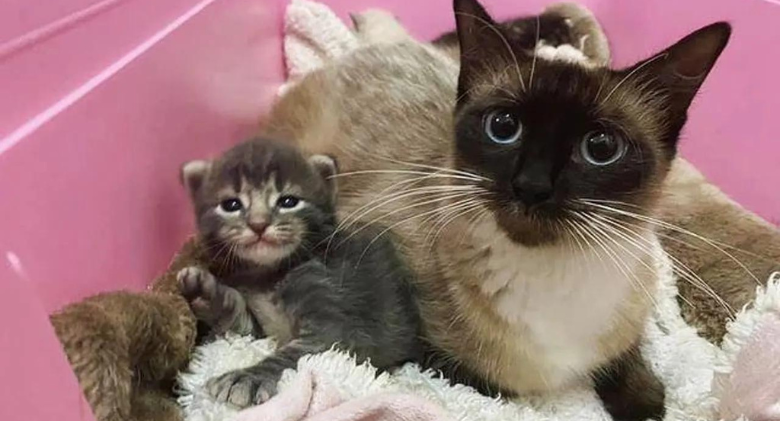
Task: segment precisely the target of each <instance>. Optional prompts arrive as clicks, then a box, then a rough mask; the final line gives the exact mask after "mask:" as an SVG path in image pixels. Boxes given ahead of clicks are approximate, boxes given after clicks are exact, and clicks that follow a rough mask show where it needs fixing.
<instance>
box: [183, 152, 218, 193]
mask: <svg viewBox="0 0 780 421" xmlns="http://www.w3.org/2000/svg"><path fill="white" fill-rule="evenodd" d="M210 170H211V162H209V161H190V162H187V163H185V164H184V165H182V166H181V183H182V184H183V185H184V187H185V188H186V189H187V192H188V193H189V194H190V196H191V197H195V195H196V194H197V193H198V191H199V190H200V188H201V187H203V181H205V180H206V176H207V175H208V173H209V171H210Z"/></svg>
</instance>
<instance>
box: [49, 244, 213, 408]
mask: <svg viewBox="0 0 780 421" xmlns="http://www.w3.org/2000/svg"><path fill="white" fill-rule="evenodd" d="M197 244H198V243H197V241H196V240H190V241H188V242H187V244H185V246H184V247H183V248H182V250H181V251H180V253H179V254H178V256H177V257H176V258H175V259H174V260H173V262H172V263H171V265H170V267H169V269H168V271H166V272H165V274H163V275H162V276H161V277H159V278H158V279H157V280H155V281H154V283H153V284H152V286H151V288H150V290H149V291H146V292H111V293H104V294H99V295H96V296H94V297H90V298H87V299H85V300H83V301H80V302H78V303H74V304H71V305H69V306H67V307H65V308H64V309H62V310H61V311H59V312H57V313H55V314H53V315H52V316H51V322H52V324H53V325H54V329H55V331H56V333H57V336H58V337H59V339H60V341H61V342H62V345H63V348H64V350H65V353H66V354H67V356H68V360H69V361H70V364H71V365H72V366H73V370H74V372H75V373H76V377H77V378H78V380H79V383H80V385H81V388H82V391H83V392H84V395H85V396H86V398H87V401H88V402H89V404H90V405H91V406H92V411H93V413H94V414H95V417H96V419H97V420H98V421H130V420H132V421H158V420H159V421H179V420H181V419H182V416H181V413H180V411H179V407H178V405H177V404H176V402H175V400H174V399H173V396H172V394H171V388H172V385H173V382H174V381H175V378H176V373H177V372H178V371H179V370H180V369H181V368H183V367H185V366H186V364H187V362H188V361H189V358H190V354H191V351H192V347H193V346H194V343H195V337H196V321H195V318H194V316H193V315H192V312H191V311H190V309H189V306H188V304H187V301H186V300H185V299H184V298H183V297H182V296H181V295H180V294H179V290H178V284H177V281H176V273H177V272H178V271H179V269H181V268H183V267H185V266H190V265H193V264H197V263H198V262H199V261H200V260H199V259H200V255H201V254H200V249H199V248H198V246H197Z"/></svg>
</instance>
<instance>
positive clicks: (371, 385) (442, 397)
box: [180, 0, 780, 421]
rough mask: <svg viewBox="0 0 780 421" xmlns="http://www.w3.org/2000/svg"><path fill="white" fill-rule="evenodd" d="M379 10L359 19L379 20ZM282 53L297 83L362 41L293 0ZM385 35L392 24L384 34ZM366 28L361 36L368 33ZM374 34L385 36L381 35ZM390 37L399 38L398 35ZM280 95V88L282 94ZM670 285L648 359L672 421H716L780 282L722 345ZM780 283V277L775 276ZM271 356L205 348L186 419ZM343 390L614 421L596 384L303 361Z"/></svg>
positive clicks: (217, 417) (236, 341)
mask: <svg viewBox="0 0 780 421" xmlns="http://www.w3.org/2000/svg"><path fill="white" fill-rule="evenodd" d="M376 13H380V12H376V11H374V12H371V14H368V15H364V16H363V17H362V18H361V17H358V18H356V20H357V21H359V20H360V19H372V17H376V16H377V15H376ZM285 28H286V37H285V52H286V55H287V57H286V60H287V66H288V70H289V73H290V76H291V77H292V80H291V82H294V80H295V79H297V78H299V77H301V76H302V75H304V74H305V73H307V72H308V71H311V70H313V69H315V68H317V67H319V66H321V65H323V64H324V63H325V62H327V61H328V60H333V59H336V58H338V57H339V56H340V55H342V54H345V53H347V52H349V51H350V50H351V49H353V48H357V46H359V44H360V43H361V42H363V41H364V40H361V38H360V37H358V36H356V35H355V33H354V32H352V31H350V30H349V29H348V28H347V27H346V26H345V25H344V24H343V23H342V22H341V21H340V20H339V19H338V18H337V17H336V16H335V15H334V14H333V13H332V12H331V11H330V10H329V9H328V8H327V7H326V6H324V5H321V4H319V3H315V2H310V1H306V0H295V1H294V2H293V3H292V4H291V5H290V6H289V8H288V12H287V16H286V26H285ZM380 29H381V32H383V33H385V34H387V32H386V31H391V32H392V31H393V28H387V29H384V28H380ZM361 32H362V31H361ZM368 34H369V35H368V36H378V38H384V39H387V37H386V36H384V35H382V34H374V33H373V32H370V31H369V32H368ZM395 35H397V36H403V34H402V33H398V34H394V36H395ZM391 38H392V37H391ZM282 92H283V91H282ZM663 272H664V282H663V284H662V287H661V291H660V293H659V294H658V297H659V299H658V306H657V308H656V310H655V313H654V314H653V317H652V320H650V321H649V322H648V324H647V327H646V342H645V343H644V344H643V348H642V352H643V355H644V357H645V358H646V359H647V360H648V361H650V362H651V364H652V367H653V368H654V370H655V371H656V373H657V374H658V376H659V377H660V378H661V380H662V381H663V383H664V384H665V386H666V388H667V417H666V419H667V420H717V419H719V417H720V416H719V414H720V408H719V399H718V397H717V396H716V394H715V393H714V392H713V390H712V384H713V377H714V376H715V374H716V373H720V375H721V376H728V375H729V373H730V371H731V367H732V364H733V362H734V360H735V358H736V356H737V354H738V353H739V350H740V348H741V347H742V346H743V345H744V344H745V343H746V342H747V340H748V338H749V337H750V336H751V335H752V333H753V332H754V331H755V330H756V329H757V328H758V326H759V321H760V320H762V318H763V315H765V314H769V313H777V314H780V281H778V280H773V281H770V283H769V286H768V287H767V290H763V289H759V290H758V298H757V305H756V306H754V308H750V309H743V311H742V312H741V313H740V315H739V316H738V318H737V321H736V322H734V323H732V325H731V326H730V333H729V334H728V335H727V337H726V338H725V340H724V348H723V349H719V348H717V347H715V346H713V345H711V344H710V343H708V342H707V341H706V340H704V339H702V338H700V337H699V336H697V334H696V332H695V330H694V329H693V328H692V327H690V326H688V325H687V324H686V323H685V322H684V321H683V319H682V318H681V317H680V309H679V307H678V305H677V300H676V299H675V296H676V294H677V289H676V287H675V282H674V274H673V273H672V270H671V267H670V266H669V265H668V264H667V265H666V266H665V267H664V268H663ZM777 278H780V277H777ZM273 350H274V343H273V341H272V340H270V339H264V340H252V339H251V338H246V337H226V338H223V339H219V340H217V341H216V342H213V343H211V344H208V345H205V346H201V347H200V348H199V349H198V350H197V351H196V353H195V358H194V360H193V362H192V364H191V366H190V367H189V371H188V372H187V373H182V374H181V376H180V389H181V391H180V392H181V398H180V402H181V404H182V405H183V407H184V408H185V414H186V418H187V420H188V421H228V420H230V419H232V418H233V417H234V416H235V414H236V411H235V410H233V409H231V408H229V407H227V406H225V405H222V404H217V403H215V402H213V401H212V400H211V399H210V398H209V397H208V396H207V395H206V393H205V391H204V390H203V385H204V383H205V382H206V380H207V379H209V378H211V377H212V376H216V375H219V374H222V373H224V372H226V371H228V370H232V369H236V368H241V367H244V366H248V365H252V364H254V363H256V362H257V361H259V360H261V359H263V358H264V357H266V356H268V355H269V354H270V353H271V352H273ZM301 369H308V370H311V371H313V372H315V373H317V374H318V375H319V376H321V377H322V378H324V379H325V380H327V381H328V382H329V383H331V384H333V385H336V386H337V387H338V388H339V390H340V392H341V393H342V395H343V396H344V397H345V398H350V397H362V396H367V395H370V394H374V393H377V392H380V391H382V392H388V391H392V392H408V393H413V394H416V395H419V396H423V397H425V398H427V399H430V400H431V401H433V402H435V403H437V404H439V405H441V406H442V407H443V408H445V410H446V411H448V412H449V413H450V414H451V415H452V416H453V418H454V419H458V420H469V421H479V420H485V421H502V420H528V421H545V420H561V421H563V420H565V421H570V420H579V421H590V420H593V421H595V420H608V419H609V416H608V415H607V414H606V412H605V411H604V409H603V407H602V405H601V403H600V401H599V400H598V399H597V397H596V396H595V394H594V393H593V391H592V389H591V388H590V385H587V384H583V385H582V386H581V387H579V388H577V389H573V390H571V391H568V392H566V393H562V394H561V395H559V396H552V397H545V398H543V399H542V398H524V399H517V400H513V401H506V400H495V399H491V398H487V397H484V396H482V395H479V394H478V393H476V392H474V391H473V390H471V389H470V388H467V387H463V386H454V387H453V386H449V385H448V383H447V382H446V381H445V380H443V379H441V378H439V377H438V376H437V374H436V373H431V372H422V371H420V369H419V368H418V367H417V366H415V365H407V366H406V367H403V368H402V369H400V370H399V371H397V372H395V373H393V374H391V375H390V374H382V375H380V376H376V372H375V370H374V369H373V368H372V367H370V366H368V365H360V366H358V365H356V364H355V362H354V361H353V360H352V359H351V358H350V357H349V356H348V355H346V354H343V353H340V352H336V351H330V352H326V353H323V354H320V355H314V356H309V357H307V358H304V359H303V360H302V361H300V363H299V370H301ZM294 375H295V372H293V371H288V372H287V373H285V376H284V378H283V380H282V383H281V385H280V389H282V390H284V389H285V388H286V387H288V385H289V384H290V380H291V378H292V376H294Z"/></svg>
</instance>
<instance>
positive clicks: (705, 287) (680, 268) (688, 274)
mask: <svg viewBox="0 0 780 421" xmlns="http://www.w3.org/2000/svg"><path fill="white" fill-rule="evenodd" d="M593 215H594V217H597V218H601V220H602V221H604V223H609V224H610V225H613V226H614V227H616V228H618V229H621V230H622V231H623V232H625V233H627V234H630V235H632V236H633V238H634V239H635V240H636V241H642V242H643V243H645V244H647V246H648V247H649V246H650V244H649V242H648V241H647V239H646V238H644V237H643V236H641V235H640V234H639V233H637V232H636V231H633V230H631V229H629V228H628V227H627V225H634V224H627V223H626V222H625V221H620V220H618V219H615V218H611V217H609V216H606V215H599V214H593ZM634 226H635V227H637V228H641V229H644V230H647V231H649V232H654V230H652V229H650V228H647V227H642V226H639V225H634ZM616 234H617V235H621V234H619V233H617V232H616ZM624 238H626V237H625V236H624ZM636 241H635V242H636ZM636 246H637V247H640V245H639V244H638V243H636ZM667 256H668V257H669V259H670V260H671V261H672V264H673V266H674V268H675V271H676V272H677V273H678V274H679V275H680V276H681V277H682V278H683V280H685V281H687V282H689V283H690V284H691V285H693V286H694V287H695V288H697V289H699V290H700V291H702V292H704V293H705V294H707V295H708V296H710V297H711V298H712V299H714V300H715V301H716V302H717V303H718V304H719V305H720V306H722V307H723V308H724V309H725V310H726V311H727V312H728V314H729V316H730V317H733V316H734V315H735V311H734V308H733V307H732V306H731V305H729V304H728V303H727V302H726V301H725V300H724V299H723V298H722V297H721V296H720V295H718V294H717V293H716V292H715V291H714V290H713V289H712V287H710V286H709V284H707V282H705V281H704V280H703V279H702V278H701V277H700V276H698V275H697V274H696V273H695V272H693V271H692V270H691V269H690V268H689V267H688V266H686V265H685V264H683V263H682V262H681V261H680V260H679V259H677V258H676V257H674V256H672V255H671V254H668V253H667ZM691 305H692V304H691ZM692 306H693V305H692ZM693 307H694V308H695V306H693Z"/></svg>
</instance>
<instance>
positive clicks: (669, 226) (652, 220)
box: [581, 200, 762, 285]
mask: <svg viewBox="0 0 780 421" xmlns="http://www.w3.org/2000/svg"><path fill="white" fill-rule="evenodd" d="M581 202H582V203H585V204H586V205H590V206H593V207H596V208H599V209H602V210H604V211H608V212H613V213H616V214H619V215H623V216H627V217H630V218H635V219H638V220H640V221H644V222H648V223H651V224H655V225H658V226H661V227H664V228H666V229H669V230H673V231H676V232H679V233H682V234H687V235H690V236H691V237H693V238H696V239H697V240H700V241H703V242H704V243H706V244H707V245H709V246H711V247H713V248H715V249H716V250H718V251H720V252H721V253H723V254H724V255H725V256H726V257H728V258H729V259H730V260H731V261H732V262H734V263H736V264H737V265H739V267H740V268H742V269H743V270H744V271H745V272H746V273H747V274H748V275H750V277H751V278H753V280H754V281H755V282H756V284H758V285H762V283H761V281H760V280H759V279H758V277H757V276H756V275H755V274H754V273H753V272H752V271H751V270H750V269H748V267H747V266H745V264H744V263H742V261H740V260H739V259H737V258H736V257H734V255H732V254H731V253H729V252H727V251H726V250H724V249H723V248H722V247H720V246H718V245H717V244H716V243H715V242H714V241H712V240H710V239H709V238H706V237H703V236H701V235H699V234H696V233H694V232H692V231H689V230H686V229H684V228H682V227H678V226H677V225H674V224H670V223H668V222H664V221H661V220H660V219H656V218H652V217H649V216H645V215H641V214H638V213H634V212H629V211H625V210H621V209H617V208H614V207H611V206H606V205H601V204H598V203H595V202H589V201H588V200H581Z"/></svg>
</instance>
